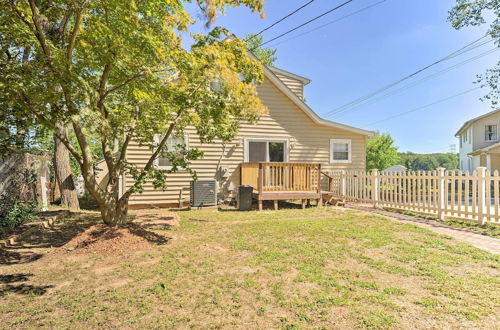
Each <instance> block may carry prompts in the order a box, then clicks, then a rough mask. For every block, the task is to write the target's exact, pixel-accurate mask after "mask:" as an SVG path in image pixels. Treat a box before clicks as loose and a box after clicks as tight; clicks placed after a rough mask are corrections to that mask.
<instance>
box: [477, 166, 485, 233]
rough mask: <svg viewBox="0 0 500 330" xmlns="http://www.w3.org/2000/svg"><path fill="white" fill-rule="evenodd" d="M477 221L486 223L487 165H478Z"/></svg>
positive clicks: (481, 223) (482, 223)
mask: <svg viewBox="0 0 500 330" xmlns="http://www.w3.org/2000/svg"><path fill="white" fill-rule="evenodd" d="M476 170H477V213H478V216H477V222H478V223H479V224H480V225H484V223H485V222H486V217H485V216H484V213H485V212H486V167H478V168H477V169H476Z"/></svg>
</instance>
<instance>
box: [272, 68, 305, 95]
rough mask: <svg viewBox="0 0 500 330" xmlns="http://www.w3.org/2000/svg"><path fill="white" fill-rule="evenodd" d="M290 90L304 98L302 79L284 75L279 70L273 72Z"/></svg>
mask: <svg viewBox="0 0 500 330" xmlns="http://www.w3.org/2000/svg"><path fill="white" fill-rule="evenodd" d="M273 73H274V74H275V75H276V77H278V78H279V79H280V80H281V81H282V82H283V83H284V84H285V85H286V86H287V87H288V88H290V90H291V91H292V92H293V93H294V94H295V95H297V96H298V97H299V98H300V99H301V100H304V84H303V83H302V81H300V80H297V79H294V78H292V77H289V76H285V75H283V74H281V73H279V72H273Z"/></svg>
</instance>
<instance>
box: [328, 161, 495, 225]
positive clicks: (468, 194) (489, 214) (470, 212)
mask: <svg viewBox="0 0 500 330" xmlns="http://www.w3.org/2000/svg"><path fill="white" fill-rule="evenodd" d="M331 176H332V177H333V180H332V184H331V187H330V189H331V190H332V191H333V193H334V195H335V196H336V197H339V198H343V199H346V200H347V201H351V202H364V203H372V204H373V205H374V206H376V207H377V206H378V207H390V208H397V209H403V210H411V211H415V212H422V213H429V214H434V215H436V216H437V217H438V218H439V219H445V218H450V217H452V218H463V219H469V220H475V221H477V222H478V223H480V224H484V223H485V222H487V221H489V222H494V223H500V187H499V185H500V176H499V173H498V171H495V172H494V173H490V172H489V171H488V170H487V169H486V168H485V167H480V168H478V169H477V170H476V171H474V172H472V173H468V172H465V173H462V172H459V171H445V169H443V168H438V169H437V170H435V171H416V172H401V173H400V172H391V173H388V172H378V171H377V170H373V171H371V172H344V171H342V172H335V173H334V174H332V175H331Z"/></svg>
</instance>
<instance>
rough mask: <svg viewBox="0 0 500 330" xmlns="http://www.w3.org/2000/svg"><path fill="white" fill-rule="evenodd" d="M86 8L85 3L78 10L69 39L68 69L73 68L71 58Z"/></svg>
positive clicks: (67, 51)
mask: <svg viewBox="0 0 500 330" xmlns="http://www.w3.org/2000/svg"><path fill="white" fill-rule="evenodd" d="M31 1H33V0H31ZM86 6H87V3H86V2H84V3H83V4H82V7H81V8H80V9H78V10H76V15H75V25H74V26H73V31H72V32H71V37H70V38H69V43H68V48H67V49H66V60H67V61H68V62H67V66H68V69H69V68H70V67H71V57H72V55H73V50H74V49H75V43H76V37H77V36H78V33H79V32H80V25H81V23H82V17H83V11H84V10H85V7H86Z"/></svg>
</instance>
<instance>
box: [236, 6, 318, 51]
mask: <svg viewBox="0 0 500 330" xmlns="http://www.w3.org/2000/svg"><path fill="white" fill-rule="evenodd" d="M314 1H315V0H311V1H309V2H308V3H306V4H304V5H302V6H301V7H299V8H297V9H295V10H294V11H292V12H291V13H289V14H287V15H285V16H283V17H282V18H280V19H279V20H277V21H276V22H274V23H273V24H271V25H269V26H268V27H266V28H265V29H263V30H261V31H260V32H258V33H257V34H254V35H253V36H252V37H250V38H248V39H246V40H245V41H250V40H252V39H253V38H255V37H257V36H258V35H261V34H262V33H264V32H266V31H267V30H269V29H270V28H272V27H273V26H275V25H276V24H279V23H280V22H283V21H284V20H286V19H287V18H288V17H290V16H292V15H293V14H295V13H296V12H298V11H300V10H302V9H303V8H305V7H307V6H309V5H310V4H311V3H313V2H314Z"/></svg>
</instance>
